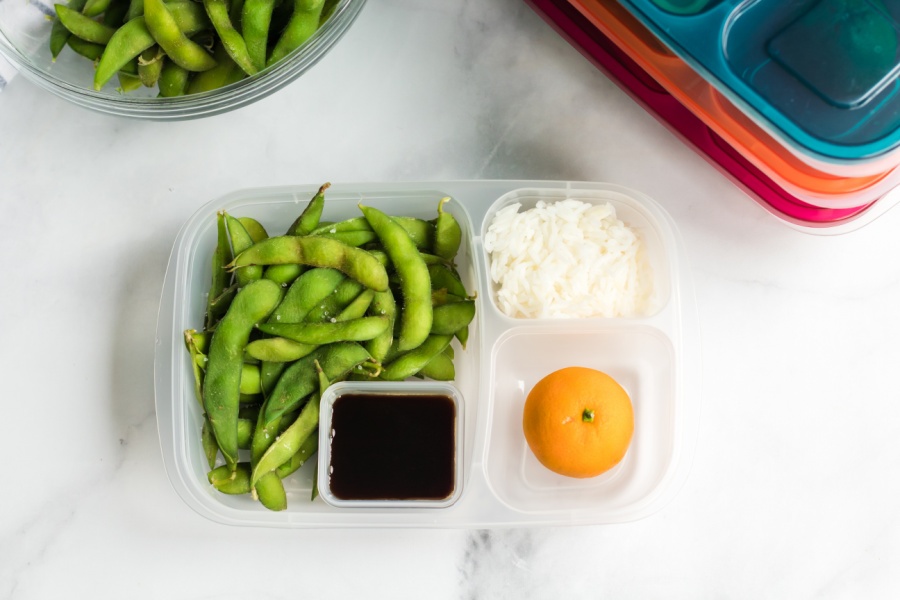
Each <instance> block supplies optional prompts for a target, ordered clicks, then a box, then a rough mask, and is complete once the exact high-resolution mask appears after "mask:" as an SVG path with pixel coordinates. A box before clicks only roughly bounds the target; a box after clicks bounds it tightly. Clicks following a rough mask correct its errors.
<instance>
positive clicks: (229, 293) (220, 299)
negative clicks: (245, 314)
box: [206, 283, 238, 329]
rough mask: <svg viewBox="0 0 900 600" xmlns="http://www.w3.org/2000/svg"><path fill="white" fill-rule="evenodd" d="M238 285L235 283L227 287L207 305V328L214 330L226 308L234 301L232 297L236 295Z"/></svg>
mask: <svg viewBox="0 0 900 600" xmlns="http://www.w3.org/2000/svg"><path fill="white" fill-rule="evenodd" d="M237 291H238V285H237V284H236V283H234V284H232V285H229V286H228V287H227V288H225V289H224V290H223V291H222V293H221V294H219V295H218V296H217V297H215V298H212V301H211V302H209V303H208V305H207V309H206V314H207V317H208V319H207V323H208V325H207V328H209V329H215V326H216V323H218V322H219V319H221V318H222V315H224V314H225V312H226V311H227V310H228V307H229V306H231V303H232V301H234V296H235V295H236V294H237Z"/></svg>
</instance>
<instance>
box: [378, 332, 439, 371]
mask: <svg viewBox="0 0 900 600" xmlns="http://www.w3.org/2000/svg"><path fill="white" fill-rule="evenodd" d="M452 340H453V336H451V335H430V336H428V339H426V340H425V341H424V342H422V344H421V345H420V346H418V347H417V348H415V349H413V350H410V351H409V352H407V353H406V354H401V355H400V356H398V357H397V358H395V359H394V360H393V361H391V362H390V363H388V364H387V365H385V367H384V369H383V370H382V371H381V374H380V375H379V378H381V379H384V380H385V381H402V380H404V379H406V378H407V377H412V376H413V375H415V374H416V373H418V372H419V371H421V370H422V368H423V367H425V365H427V364H428V363H429V362H430V361H431V360H432V359H433V358H434V357H435V356H437V355H438V354H440V353H441V352H443V351H444V348H446V347H447V346H448V345H450V342H451V341H452Z"/></svg>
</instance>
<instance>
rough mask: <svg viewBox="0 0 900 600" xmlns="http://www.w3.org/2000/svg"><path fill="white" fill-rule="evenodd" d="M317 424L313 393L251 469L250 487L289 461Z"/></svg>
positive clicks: (317, 404) (317, 410)
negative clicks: (297, 414)
mask: <svg viewBox="0 0 900 600" xmlns="http://www.w3.org/2000/svg"><path fill="white" fill-rule="evenodd" d="M318 424H319V394H318V393H314V394H312V395H311V396H310V399H309V401H308V402H307V403H306V405H305V406H304V407H303V410H301V411H300V415H299V416H298V417H297V419H296V420H295V421H294V422H293V423H292V424H291V425H290V427H288V428H287V429H285V430H284V432H283V433H282V434H281V435H279V436H278V439H276V440H275V441H274V442H273V443H272V445H271V446H269V448H268V449H267V450H266V452H265V454H263V455H262V457H261V458H260V459H259V462H257V463H256V465H255V466H254V467H253V472H252V474H251V476H250V485H251V486H253V485H256V482H257V481H259V479H260V478H261V477H262V476H263V475H265V474H266V473H269V472H271V471H274V470H275V469H277V468H278V467H279V466H281V465H282V464H284V463H285V462H287V461H288V460H290V458H291V457H292V456H293V455H294V454H296V453H297V451H298V450H299V449H300V446H301V445H302V444H303V442H305V441H306V439H307V438H308V437H309V436H310V435H311V434H312V432H313V431H315V430H316V427H317V426H318Z"/></svg>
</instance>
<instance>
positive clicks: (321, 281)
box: [269, 269, 346, 323]
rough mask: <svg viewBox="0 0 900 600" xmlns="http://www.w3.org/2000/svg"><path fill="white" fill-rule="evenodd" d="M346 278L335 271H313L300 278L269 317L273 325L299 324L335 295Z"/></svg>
mask: <svg viewBox="0 0 900 600" xmlns="http://www.w3.org/2000/svg"><path fill="white" fill-rule="evenodd" d="M345 280H346V277H345V276H344V274H343V273H341V272H340V271H337V270H335V269H312V270H309V271H306V272H305V273H303V274H302V275H300V277H298V278H297V279H296V280H295V281H294V283H292V284H291V287H289V288H288V291H287V293H286V294H285V295H284V300H282V301H281V304H279V305H278V308H276V309H275V311H274V312H273V313H272V315H271V316H270V317H269V321H270V322H272V323H299V322H301V321H303V320H304V319H305V318H306V316H307V315H308V314H309V313H310V312H311V311H312V310H313V309H314V308H315V307H316V306H319V305H320V304H321V303H322V302H323V301H324V300H325V299H326V298H328V297H329V296H330V295H332V294H334V292H335V290H336V289H337V287H338V285H340V284H341V282H343V281H345Z"/></svg>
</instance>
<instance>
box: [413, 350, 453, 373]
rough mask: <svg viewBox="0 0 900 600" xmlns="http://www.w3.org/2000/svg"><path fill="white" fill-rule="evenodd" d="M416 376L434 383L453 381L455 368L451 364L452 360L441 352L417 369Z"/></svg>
mask: <svg viewBox="0 0 900 600" xmlns="http://www.w3.org/2000/svg"><path fill="white" fill-rule="evenodd" d="M447 347H448V348H449V347H450V346H447ZM418 374H419V375H421V376H423V377H428V378H429V379H434V380H435V381H453V380H454V379H455V378H456V366H455V365H454V364H453V359H452V358H450V357H449V356H447V354H446V353H445V352H441V353H440V354H438V355H437V356H435V357H434V358H432V359H431V360H430V361H428V363H427V364H426V365H425V366H424V367H422V368H421V369H419V373H418Z"/></svg>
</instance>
